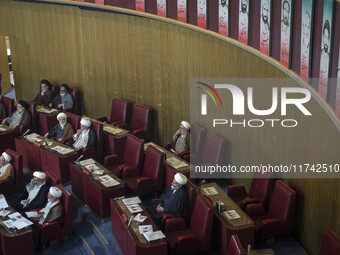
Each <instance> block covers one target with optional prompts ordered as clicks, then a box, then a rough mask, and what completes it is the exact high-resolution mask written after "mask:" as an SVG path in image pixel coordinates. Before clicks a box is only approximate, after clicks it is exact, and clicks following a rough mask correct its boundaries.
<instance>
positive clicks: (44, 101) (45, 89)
mask: <svg viewBox="0 0 340 255" xmlns="http://www.w3.org/2000/svg"><path fill="white" fill-rule="evenodd" d="M51 88H52V84H51V83H50V82H49V81H48V80H44V79H43V80H41V82H40V91H39V93H38V95H36V97H35V98H34V100H33V101H34V102H35V104H36V105H48V104H49V103H50V102H51V100H52V95H53V93H52V90H51Z"/></svg>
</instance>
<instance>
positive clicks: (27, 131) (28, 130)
mask: <svg viewBox="0 0 340 255" xmlns="http://www.w3.org/2000/svg"><path fill="white" fill-rule="evenodd" d="M30 131H31V130H30V129H27V130H26V132H25V133H24V134H23V135H22V136H23V137H24V136H25V135H27V134H28V133H29V132H30Z"/></svg>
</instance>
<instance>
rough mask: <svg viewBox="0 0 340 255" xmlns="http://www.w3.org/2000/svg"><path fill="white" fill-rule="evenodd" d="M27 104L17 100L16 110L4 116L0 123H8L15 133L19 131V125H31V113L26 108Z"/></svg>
mask: <svg viewBox="0 0 340 255" xmlns="http://www.w3.org/2000/svg"><path fill="white" fill-rule="evenodd" d="M27 108H28V104H27V103H26V102H25V101H22V100H19V101H18V104H17V110H16V111H15V112H13V113H12V114H11V115H9V116H8V117H7V118H5V119H4V120H3V121H2V122H1V124H2V125H6V124H7V125H8V126H10V127H11V128H13V129H14V130H15V132H16V134H19V133H20V125H22V126H23V127H29V126H30V125H31V114H30V113H29V112H28V110H27Z"/></svg>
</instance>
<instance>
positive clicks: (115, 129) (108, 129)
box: [103, 125, 125, 135]
mask: <svg viewBox="0 0 340 255" xmlns="http://www.w3.org/2000/svg"><path fill="white" fill-rule="evenodd" d="M103 131H104V132H107V133H110V134H113V135H120V134H123V133H124V132H125V130H124V129H121V128H118V127H113V126H108V125H104V127H103Z"/></svg>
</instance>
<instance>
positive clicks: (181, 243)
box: [175, 234, 199, 254]
mask: <svg viewBox="0 0 340 255" xmlns="http://www.w3.org/2000/svg"><path fill="white" fill-rule="evenodd" d="M183 248H185V249H186V251H187V252H188V253H187V254H195V253H196V251H197V250H198V249H199V247H198V246H197V238H196V236H194V235H193V234H188V235H181V236H177V240H176V250H175V254H179V253H180V252H181V250H182V249H183Z"/></svg>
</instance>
